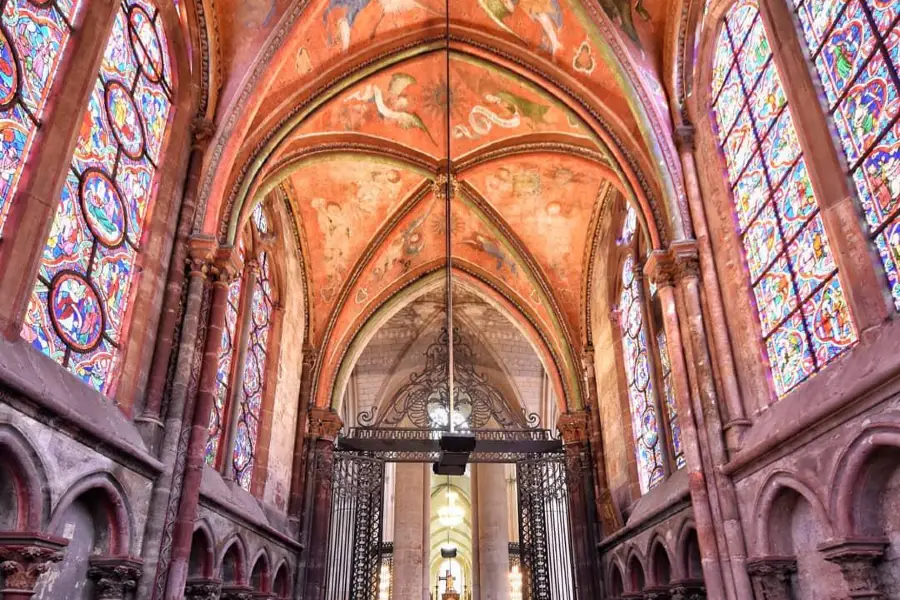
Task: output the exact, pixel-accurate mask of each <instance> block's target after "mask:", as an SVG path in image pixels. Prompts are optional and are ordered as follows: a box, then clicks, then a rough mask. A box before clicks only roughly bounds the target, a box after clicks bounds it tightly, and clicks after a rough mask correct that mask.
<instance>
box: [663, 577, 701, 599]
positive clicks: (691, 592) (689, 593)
mask: <svg viewBox="0 0 900 600" xmlns="http://www.w3.org/2000/svg"><path fill="white" fill-rule="evenodd" d="M669 592H670V594H671V598H672V600H706V586H705V585H703V581H702V580H695V579H687V580H681V581H675V582H673V583H672V585H671V586H669Z"/></svg>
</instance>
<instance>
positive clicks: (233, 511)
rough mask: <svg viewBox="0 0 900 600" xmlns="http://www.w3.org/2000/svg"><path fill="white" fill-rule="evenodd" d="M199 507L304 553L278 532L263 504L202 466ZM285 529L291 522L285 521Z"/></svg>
mask: <svg viewBox="0 0 900 600" xmlns="http://www.w3.org/2000/svg"><path fill="white" fill-rule="evenodd" d="M200 503H201V504H202V505H203V506H205V507H206V508H208V509H210V510H212V511H214V512H217V513H219V514H221V515H222V516H224V517H225V518H227V519H228V520H230V521H233V522H235V523H237V524H238V525H240V526H241V527H245V528H247V529H250V530H252V531H254V532H256V533H258V534H259V535H261V536H263V537H266V538H268V539H270V540H272V541H273V542H275V543H277V544H281V545H282V546H284V547H285V548H287V549H289V550H291V551H293V552H298V553H299V552H301V551H302V550H303V545H302V544H301V543H300V542H298V541H297V540H295V539H293V538H292V537H290V535H289V534H288V533H286V532H283V531H279V530H278V529H276V528H275V527H274V526H273V524H272V522H271V521H270V520H269V518H268V516H267V512H268V511H267V510H266V509H265V507H264V506H263V504H262V502H261V501H260V500H258V499H257V498H256V497H254V496H253V495H252V494H251V493H250V492H248V491H246V490H245V489H243V488H242V487H240V486H238V485H237V484H235V483H234V482H226V481H225V480H224V479H223V478H222V476H221V475H220V474H219V472H218V471H216V470H215V469H213V468H212V467H210V466H209V465H207V464H204V465H203V479H202V481H201V484H200ZM284 523H285V527H287V524H288V521H287V518H286V517H285V519H284Z"/></svg>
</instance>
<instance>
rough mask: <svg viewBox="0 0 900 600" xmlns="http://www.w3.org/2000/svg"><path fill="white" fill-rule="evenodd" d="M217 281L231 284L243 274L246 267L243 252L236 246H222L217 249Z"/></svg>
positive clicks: (215, 259)
mask: <svg viewBox="0 0 900 600" xmlns="http://www.w3.org/2000/svg"><path fill="white" fill-rule="evenodd" d="M214 261H215V266H216V271H217V273H216V281H218V282H222V283H225V284H229V283H231V282H232V281H234V280H235V279H237V278H239V277H240V276H241V271H242V269H243V267H244V264H243V259H242V257H241V253H240V252H238V251H237V249H236V248H235V247H234V246H220V247H219V248H217V249H216V251H215V257H214Z"/></svg>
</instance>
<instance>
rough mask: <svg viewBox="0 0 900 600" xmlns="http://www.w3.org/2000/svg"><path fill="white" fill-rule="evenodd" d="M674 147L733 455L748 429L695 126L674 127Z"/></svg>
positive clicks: (685, 124)
mask: <svg viewBox="0 0 900 600" xmlns="http://www.w3.org/2000/svg"><path fill="white" fill-rule="evenodd" d="M675 144H676V146H677V147H678V155H679V157H680V158H681V169H682V172H683V173H684V180H685V192H686V194H687V200H688V205H689V206H690V209H691V221H692V224H693V226H694V234H695V235H696V236H697V246H698V249H699V257H700V272H701V273H702V274H703V278H702V279H703V291H704V292H705V298H706V304H707V309H708V312H709V329H710V333H711V334H712V342H713V346H714V348H715V356H716V364H717V366H718V367H719V379H720V381H721V382H722V394H723V396H724V399H725V405H726V406H727V408H728V415H727V419H726V422H725V441H726V444H727V445H728V449H729V450H730V451H732V452H736V451H737V450H739V449H740V447H741V438H742V437H743V435H744V431H746V429H747V428H748V427H749V426H750V420H749V419H747V416H746V412H745V411H744V404H743V401H742V400H741V393H740V388H739V387H738V381H737V371H736V369H735V366H734V355H733V354H732V351H731V338H730V336H729V334H728V323H727V322H726V320H725V303H724V301H723V300H722V290H721V288H720V287H719V276H718V273H717V272H716V262H715V260H714V258H713V250H712V244H711V243H710V239H709V227H708V226H707V222H706V208H705V206H704V204H703V197H702V193H701V191H700V183H699V182H698V180H697V164H696V162H695V159H694V151H695V147H694V127H693V125H690V124H687V123H683V124H682V125H680V126H679V127H676V128H675Z"/></svg>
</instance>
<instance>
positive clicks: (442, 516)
mask: <svg viewBox="0 0 900 600" xmlns="http://www.w3.org/2000/svg"><path fill="white" fill-rule="evenodd" d="M464 516H465V511H464V510H463V507H461V506H459V505H458V504H457V503H456V492H451V491H448V492H447V505H446V506H442V507H440V508H439V509H438V521H439V522H440V524H441V525H443V526H444V527H450V528H453V527H456V526H457V525H459V524H460V523H462V522H463V517H464ZM448 544H449V541H448Z"/></svg>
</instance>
